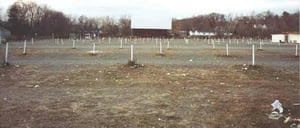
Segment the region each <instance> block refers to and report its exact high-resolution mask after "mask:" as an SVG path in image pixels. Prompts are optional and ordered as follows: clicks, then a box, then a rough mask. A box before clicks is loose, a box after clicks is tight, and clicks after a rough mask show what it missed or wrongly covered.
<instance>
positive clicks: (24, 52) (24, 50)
mask: <svg viewBox="0 0 300 128" xmlns="http://www.w3.org/2000/svg"><path fill="white" fill-rule="evenodd" d="M25 54H26V40H25V41H24V47H23V55H25Z"/></svg>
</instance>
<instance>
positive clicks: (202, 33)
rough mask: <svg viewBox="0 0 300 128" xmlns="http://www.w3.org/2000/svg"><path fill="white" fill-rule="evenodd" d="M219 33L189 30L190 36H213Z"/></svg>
mask: <svg viewBox="0 0 300 128" xmlns="http://www.w3.org/2000/svg"><path fill="white" fill-rule="evenodd" d="M216 35H217V33H215V32H200V31H199V32H198V31H197V30H196V31H189V36H199V37H212V36H216Z"/></svg>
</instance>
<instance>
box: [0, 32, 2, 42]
mask: <svg viewBox="0 0 300 128" xmlns="http://www.w3.org/2000/svg"><path fill="white" fill-rule="evenodd" d="M1 41H2V35H1V31H0V44H1Z"/></svg>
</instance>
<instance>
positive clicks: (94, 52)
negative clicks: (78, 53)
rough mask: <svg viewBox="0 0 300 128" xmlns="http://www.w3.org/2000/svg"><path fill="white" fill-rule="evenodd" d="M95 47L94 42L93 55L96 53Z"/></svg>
mask: <svg viewBox="0 0 300 128" xmlns="http://www.w3.org/2000/svg"><path fill="white" fill-rule="evenodd" d="M95 49H96V44H95V43H94V45H93V54H94V55H95V54H96V51H95Z"/></svg>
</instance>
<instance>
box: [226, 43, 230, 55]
mask: <svg viewBox="0 0 300 128" xmlns="http://www.w3.org/2000/svg"><path fill="white" fill-rule="evenodd" d="M228 50H229V49H228V43H226V56H228V55H229V51H228Z"/></svg>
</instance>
